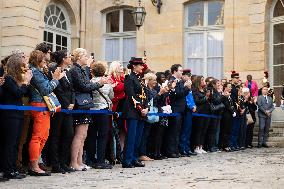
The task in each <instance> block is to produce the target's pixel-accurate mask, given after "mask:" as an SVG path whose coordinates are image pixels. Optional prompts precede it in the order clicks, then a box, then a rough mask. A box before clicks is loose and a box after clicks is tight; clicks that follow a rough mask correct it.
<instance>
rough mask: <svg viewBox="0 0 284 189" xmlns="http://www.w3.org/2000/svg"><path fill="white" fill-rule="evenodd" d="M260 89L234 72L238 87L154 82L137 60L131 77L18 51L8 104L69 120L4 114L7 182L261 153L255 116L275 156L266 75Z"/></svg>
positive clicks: (0, 78)
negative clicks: (55, 104)
mask: <svg viewBox="0 0 284 189" xmlns="http://www.w3.org/2000/svg"><path fill="white" fill-rule="evenodd" d="M128 72H129V73H128ZM262 84H263V85H262V87H261V88H260V89H259V88H258V86H257V83H256V82H255V81H254V80H252V76H251V75H248V76H247V81H246V82H242V81H241V80H240V78H239V73H237V72H235V71H234V72H232V74H231V79H230V80H228V79H222V80H218V79H216V78H213V77H208V78H204V77H203V76H198V75H192V74H191V70H188V69H183V67H182V66H181V65H180V64H174V65H172V66H171V68H170V70H166V71H165V72H154V71H153V70H150V69H149V68H148V66H147V64H146V60H145V59H144V58H135V57H133V58H131V60H130V61H129V64H128V66H127V69H125V68H123V64H122V63H121V62H120V61H114V62H111V63H110V64H108V63H107V62H105V61H95V60H94V59H93V57H88V53H87V51H86V50H85V49H83V48H77V49H75V50H74V51H73V52H72V53H71V54H68V52H67V51H66V50H60V51H56V52H51V49H50V47H49V46H48V45H46V44H45V43H41V44H39V45H37V46H36V48H35V50H34V51H32V52H31V53H30V54H29V55H26V54H25V53H23V52H21V51H19V50H17V51H15V52H13V53H11V55H9V56H7V57H6V58H4V59H3V60H2V61H1V68H0V86H1V87H0V104H1V105H16V106H19V107H21V106H23V105H29V106H32V107H34V108H45V107H47V102H46V97H47V96H49V95H50V94H54V96H55V98H56V99H57V100H58V101H59V103H60V105H61V109H64V110H69V111H70V112H68V111H62V112H60V111H59V112H50V111H48V110H47V109H46V110H45V109H44V110H41V111H39V110H36V109H33V110H31V111H21V110H19V109H2V110H0V118H1V127H0V135H1V136H0V154H1V155H0V172H2V175H3V176H2V178H1V181H7V180H9V179H22V178H25V177H26V175H27V174H28V175H30V176H50V175H51V173H62V174H65V173H71V172H75V171H87V170H88V169H90V168H95V169H112V168H113V164H115V163H121V164H122V167H123V168H134V167H144V166H145V164H144V162H145V161H153V160H163V159H167V158H179V157H190V156H196V155H200V154H205V153H208V152H222V151H224V152H232V151H239V150H245V149H246V148H252V147H253V145H252V141H253V130H254V125H255V123H256V112H258V117H259V125H260V129H259V136H258V146H257V147H259V148H261V147H268V145H267V139H268V132H269V127H270V122H271V114H272V112H273V110H274V100H275V97H274V93H273V90H272V89H270V86H269V82H268V73H267V72H265V79H264V80H263V83H262ZM283 102H284V94H282V104H283ZM1 105H0V107H1ZM257 109H258V111H256V110H257ZM72 110H97V111H98V112H99V111H101V112H108V113H95V114H91V113H88V112H82V113H72V112H71V111H72Z"/></svg>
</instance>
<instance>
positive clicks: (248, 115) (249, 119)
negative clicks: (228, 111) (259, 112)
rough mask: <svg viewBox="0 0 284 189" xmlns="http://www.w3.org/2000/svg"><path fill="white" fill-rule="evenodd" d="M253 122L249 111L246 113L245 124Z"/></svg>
mask: <svg viewBox="0 0 284 189" xmlns="http://www.w3.org/2000/svg"><path fill="white" fill-rule="evenodd" d="M252 123H254V121H253V119H252V116H251V114H250V113H248V114H247V125H250V124H252Z"/></svg>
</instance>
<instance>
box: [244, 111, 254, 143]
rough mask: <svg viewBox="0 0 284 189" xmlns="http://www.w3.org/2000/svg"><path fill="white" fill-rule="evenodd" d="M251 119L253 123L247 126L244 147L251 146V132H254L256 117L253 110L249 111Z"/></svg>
mask: <svg viewBox="0 0 284 189" xmlns="http://www.w3.org/2000/svg"><path fill="white" fill-rule="evenodd" d="M250 114H251V117H252V119H253V121H254V122H253V123H251V124H248V125H247V134H246V135H247V136H246V146H249V145H250V146H252V140H253V130H254V124H255V122H256V115H255V111H254V110H250Z"/></svg>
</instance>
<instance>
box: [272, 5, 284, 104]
mask: <svg viewBox="0 0 284 189" xmlns="http://www.w3.org/2000/svg"><path fill="white" fill-rule="evenodd" d="M283 33H284V0H274V1H273V3H272V6H271V12H270V64H269V65H270V66H269V70H270V73H271V77H270V79H271V84H272V86H273V88H274V91H275V95H276V101H277V105H279V102H280V99H279V96H280V93H281V90H282V87H283V84H284V35H283Z"/></svg>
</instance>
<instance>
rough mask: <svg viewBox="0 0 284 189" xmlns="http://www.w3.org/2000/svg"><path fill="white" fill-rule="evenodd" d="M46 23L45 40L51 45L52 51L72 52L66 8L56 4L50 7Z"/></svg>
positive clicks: (45, 18)
mask: <svg viewBox="0 0 284 189" xmlns="http://www.w3.org/2000/svg"><path fill="white" fill-rule="evenodd" d="M44 22H45V29H44V35H43V36H44V37H43V40H44V42H46V43H47V44H48V45H50V47H51V48H52V51H57V50H64V49H68V50H70V47H71V44H70V43H71V31H70V21H69V19H68V15H67V13H66V11H65V9H64V7H60V6H59V5H55V4H51V5H49V6H48V7H47V8H46V10H45V15H44Z"/></svg>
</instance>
